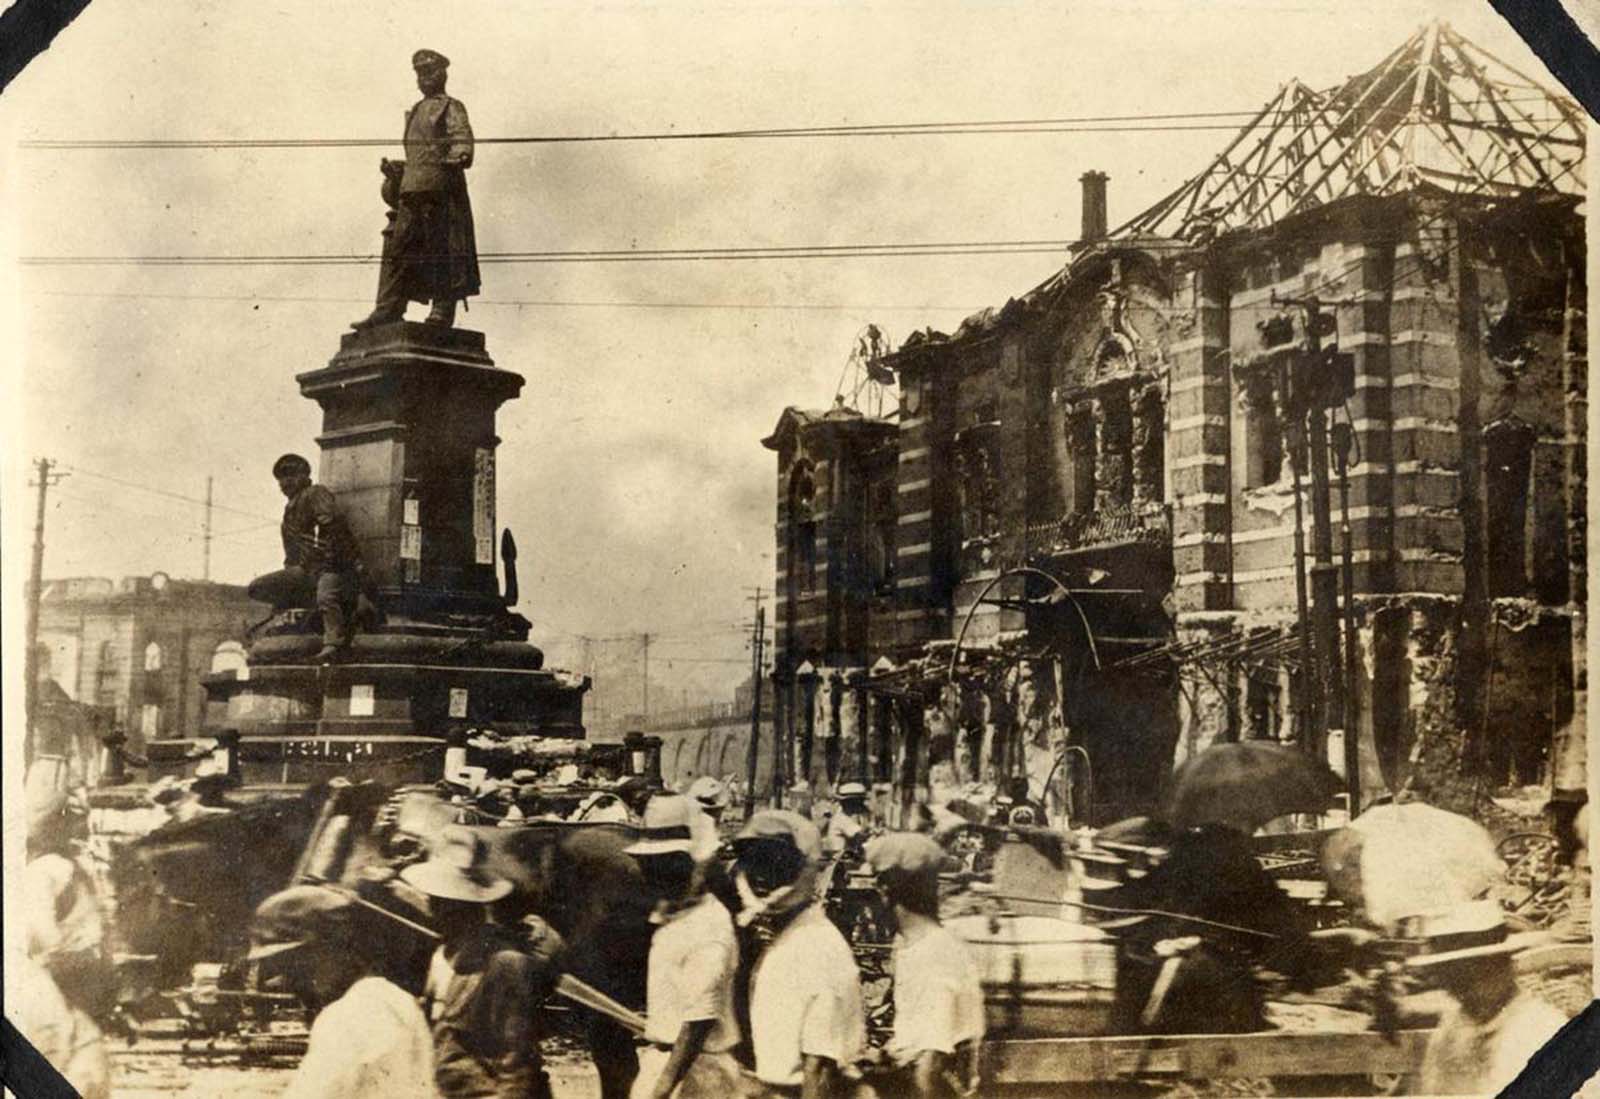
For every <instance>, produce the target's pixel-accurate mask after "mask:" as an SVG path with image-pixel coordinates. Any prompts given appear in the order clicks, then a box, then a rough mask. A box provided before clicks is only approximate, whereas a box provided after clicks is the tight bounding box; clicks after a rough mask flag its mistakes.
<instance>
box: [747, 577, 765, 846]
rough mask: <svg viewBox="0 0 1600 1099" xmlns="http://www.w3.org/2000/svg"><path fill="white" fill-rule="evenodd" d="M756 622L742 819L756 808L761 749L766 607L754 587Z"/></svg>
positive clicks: (752, 643)
mask: <svg viewBox="0 0 1600 1099" xmlns="http://www.w3.org/2000/svg"><path fill="white" fill-rule="evenodd" d="M755 599H756V624H755V630H754V636H753V637H752V638H751V644H750V649H751V656H750V685H751V687H752V694H753V695H754V698H753V699H752V701H751V703H750V746H749V750H748V751H747V752H746V753H745V755H746V758H745V790H746V791H747V793H746V795H745V799H744V819H745V820H749V819H750V814H751V813H754V812H755V808H756V761H757V760H758V759H759V758H760V750H761V670H762V667H763V665H764V663H765V661H764V660H763V659H762V657H763V653H762V648H763V645H764V643H765V641H766V633H767V608H765V607H763V606H762V605H761V589H760V588H757V589H756V597H755Z"/></svg>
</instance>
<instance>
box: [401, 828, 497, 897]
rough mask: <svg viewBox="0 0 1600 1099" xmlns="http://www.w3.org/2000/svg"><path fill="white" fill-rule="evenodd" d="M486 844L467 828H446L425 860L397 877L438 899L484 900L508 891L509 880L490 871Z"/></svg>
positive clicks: (414, 864)
mask: <svg viewBox="0 0 1600 1099" xmlns="http://www.w3.org/2000/svg"><path fill="white" fill-rule="evenodd" d="M488 857H489V847H488V845H487V844H486V843H484V841H483V837H481V836H479V835H478V834H477V833H476V832H473V831H472V830H471V829H470V828H462V827H455V828H449V829H446V830H445V832H444V835H443V836H442V837H441V839H440V843H439V846H438V847H436V848H435V849H434V850H433V851H432V853H430V854H429V855H428V860H427V861H426V862H419V863H413V864H412V865H410V866H408V867H406V868H405V869H404V870H402V871H400V880H401V881H403V882H405V883H406V884H407V885H409V886H411V887H412V888H413V889H415V890H417V891H418V892H421V893H426V894H427V895H428V896H430V897H438V898H440V899H442V900H451V901H473V902H476V903H479V904H487V903H488V902H490V901H497V900H499V899H500V898H501V897H504V896H505V895H506V894H507V893H509V892H511V883H510V882H509V881H506V880H505V879H504V878H501V877H498V876H497V875H495V874H493V873H492V872H490V870H489V869H488V866H487V865H486V864H487V862H488Z"/></svg>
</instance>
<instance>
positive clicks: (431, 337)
mask: <svg viewBox="0 0 1600 1099" xmlns="http://www.w3.org/2000/svg"><path fill="white" fill-rule="evenodd" d="M296 380H297V381H298V382H299V385H300V392H301V393H302V394H303V395H304V396H306V397H308V398H310V399H311V400H314V401H316V402H317V403H318V405H320V406H321V408H322V432H321V434H319V435H318V436H317V444H318V446H319V447H320V448H321V452H322V458H321V470H320V475H319V477H318V482H319V483H320V484H322V485H324V486H325V487H327V488H328V489H330V490H331V491H332V492H333V494H334V496H335V498H336V499H337V501H338V504H339V507H340V509H341V510H342V511H343V513H344V516H345V519H346V521H347V522H348V524H349V527H350V530H351V533H352V534H353V535H354V537H355V540H356V543H357V544H358V546H359V550H360V559H361V568H362V575H363V587H364V590H365V591H366V593H367V594H368V596H369V598H370V599H371V601H372V602H373V603H374V604H375V606H376V607H377V610H378V612H379V615H378V619H377V621H368V622H365V623H363V624H362V626H361V628H360V631H359V632H358V633H357V634H356V636H355V638H354V641H353V643H352V644H351V646H350V649H349V650H348V652H347V653H346V654H345V656H344V659H342V660H340V661H339V662H337V663H333V664H327V665H322V664H316V663H313V662H312V659H311V658H312V655H313V654H314V653H315V652H316V651H317V649H318V647H319V644H320V640H319V635H318V633H317V632H316V631H315V630H314V629H313V627H314V626H315V625H316V622H315V615H316V612H315V611H313V610H293V611H288V612H286V613H284V614H280V615H279V616H278V617H277V618H275V619H273V620H272V621H271V622H269V623H268V624H267V625H266V626H265V627H263V628H262V629H261V630H260V631H259V632H258V634H257V636H256V637H255V639H254V640H253V641H252V643H251V645H250V649H249V654H248V662H247V664H246V666H245V667H244V668H242V669H237V670H233V671H222V672H216V673H213V674H211V675H209V676H206V677H204V678H203V679H202V684H203V685H204V687H205V690H206V695H207V704H206V720H205V725H206V729H205V731H206V732H207V733H208V734H209V735H215V733H216V732H217V731H219V730H222V729H238V730H239V732H240V733H241V738H240V747H239V754H240V764H241V770H242V773H243V777H244V780H245V782H246V783H251V782H288V783H294V782H305V781H316V780H320V779H326V778H328V777H330V775H331V774H339V773H346V774H350V773H352V772H361V773H362V776H363V777H373V778H383V779H386V780H389V781H429V780H432V779H436V778H438V777H439V775H440V774H441V773H442V771H443V767H444V751H445V748H446V746H447V745H448V744H451V743H460V742H461V741H462V740H463V739H464V737H465V734H466V732H467V730H469V729H473V728H485V727H487V728H492V729H494V730H495V731H496V732H499V733H502V734H505V735H513V736H521V735H540V736H555V737H581V736H582V735H583V723H582V722H583V709H582V707H583V703H582V699H583V692H584V691H585V690H586V689H587V688H588V682H587V680H585V679H584V678H583V677H581V676H576V675H571V674H568V673H564V672H557V671H551V670H548V669H546V668H544V659H543V654H542V653H541V652H540V651H539V649H538V648H536V647H535V646H533V645H530V644H529V643H528V642H527V636H528V621H527V619H525V618H523V617H522V616H521V615H520V614H517V613H515V612H514V611H513V610H511V609H510V608H508V607H507V606H506V605H505V600H504V597H503V595H502V588H501V581H500V575H499V564H500V562H499V561H498V556H499V552H498V551H499V539H500V534H501V532H500V530H499V529H498V527H497V525H496V518H495V448H496V447H497V445H498V444H499V438H498V436H496V434H495V414H496V412H497V411H498V409H499V407H500V406H501V405H502V404H503V403H504V402H506V401H508V400H511V399H513V398H515V397H516V396H517V395H518V394H519V393H520V391H521V389H522V385H523V379H522V377H521V375H519V374H516V373H514V372H512V371H509V370H503V369H501V368H499V367H497V366H496V365H495V364H494V361H493V360H492V359H491V358H490V357H489V355H488V353H487V351H486V350H485V349H484V339H483V334H482V333H480V332H471V331H466V330H462V329H455V328H445V327H441V326H437V325H426V324H411V323H406V322H404V321H399V322H394V323H390V324H383V325H377V326H373V327H369V328H366V329H364V330H362V331H359V332H354V333H351V334H349V335H346V336H344V337H343V340H342V341H341V345H340V348H339V351H338V353H337V354H335V355H334V356H333V358H332V359H331V360H330V361H329V363H328V365H327V366H325V367H322V368H321V369H318V370H312V371H308V372H306V373H303V374H300V375H298V376H297V378H296ZM508 587H509V584H508ZM189 748H190V743H189V742H188V741H169V742H166V744H165V745H159V746H158V745H152V746H151V749H152V751H151V761H152V763H153V764H155V763H157V762H158V760H162V759H165V760H166V761H167V762H169V763H173V764H176V763H178V756H180V755H181V754H183V753H185V752H187V751H188V750H189ZM340 768H343V770H342V771H341V770H340ZM167 769H169V770H171V769H174V768H173V767H168V768H167Z"/></svg>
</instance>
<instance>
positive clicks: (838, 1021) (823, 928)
mask: <svg viewBox="0 0 1600 1099" xmlns="http://www.w3.org/2000/svg"><path fill="white" fill-rule="evenodd" d="M735 847H736V850H737V851H738V856H739V863H738V867H739V869H738V873H737V876H738V880H739V886H740V892H741V894H742V895H744V896H746V897H747V898H748V900H749V904H750V908H751V911H752V912H754V913H759V917H758V918H759V919H761V921H762V922H763V923H765V924H766V925H767V926H768V927H769V928H770V929H771V930H772V931H773V932H774V934H773V937H772V940H771V942H770V943H769V944H768V945H767V948H766V950H765V951H764V952H763V953H762V955H761V957H760V959H759V960H758V961H757V962H756V966H755V972H754V973H753V975H752V976H751V984H750V1029H751V1038H752V1045H753V1046H754V1050H755V1067H756V1076H757V1077H758V1078H759V1080H760V1081H761V1083H762V1084H763V1085H765V1086H766V1088H767V1089H768V1090H769V1092H770V1093H771V1094H773V1095H782V1096H802V1097H803V1099H833V1097H837V1096H842V1095H845V1094H847V1093H848V1092H849V1091H850V1090H851V1088H852V1086H853V1082H852V1080H851V1075H852V1074H853V1073H854V1071H855V1064H856V1062H857V1061H859V1060H860V1059H861V1057H862V1056H863V1055H864V1054H865V1052H866V1044H867V1042H866V1039H867V1033H866V1022H865V1018H864V1015H863V1012H862V1005H861V977H860V974H859V972H858V971H857V969H856V963H855V957H854V955H852V954H851V952H850V945H849V944H848V943H847V942H845V939H844V936H843V935H841V934H840V933H839V930H838V928H836V927H834V926H833V924H832V923H831V922H829V920H828V918H827V916H826V915H825V914H824V913H823V911H822V907H821V905H819V904H818V903H817V897H816V880H817V879H816V867H817V863H818V860H819V859H820V858H821V856H822V844H821V837H820V836H819V835H818V834H817V829H816V826H815V825H813V824H812V823H811V822H810V821H808V820H806V819H805V818H804V817H801V816H800V815H799V814H797V813H792V812H788V811H785V810H782V809H769V810H765V811H763V812H760V813H756V814H755V815H754V816H752V817H751V818H750V820H749V821H748V822H747V823H746V825H745V827H744V830H743V831H742V832H740V834H739V837H738V839H737V840H736V841H735Z"/></svg>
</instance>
